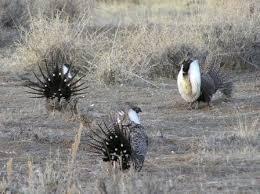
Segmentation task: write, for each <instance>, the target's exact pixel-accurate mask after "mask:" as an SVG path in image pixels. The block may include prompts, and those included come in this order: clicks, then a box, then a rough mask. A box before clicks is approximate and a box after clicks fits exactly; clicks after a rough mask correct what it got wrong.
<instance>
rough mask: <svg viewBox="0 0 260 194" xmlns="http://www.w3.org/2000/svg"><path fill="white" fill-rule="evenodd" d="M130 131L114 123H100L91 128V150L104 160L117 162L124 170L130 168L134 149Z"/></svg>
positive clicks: (89, 143)
mask: <svg viewBox="0 0 260 194" xmlns="http://www.w3.org/2000/svg"><path fill="white" fill-rule="evenodd" d="M129 138H130V136H129V131H128V129H127V128H126V127H124V126H122V125H119V124H118V123H113V124H111V125H110V126H108V125H106V124H105V123H103V125H101V124H98V128H97V129H96V130H93V129H92V130H91V132H90V135H89V142H87V144H88V145H89V147H90V148H91V150H90V152H93V153H96V154H98V155H100V156H101V157H102V160H103V161H104V162H117V163H119V164H120V166H121V169H122V170H126V169H129V168H130V162H131V156H132V149H131V144H130V139H129Z"/></svg>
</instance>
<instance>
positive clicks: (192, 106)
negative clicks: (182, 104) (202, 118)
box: [188, 101, 199, 110]
mask: <svg viewBox="0 0 260 194" xmlns="http://www.w3.org/2000/svg"><path fill="white" fill-rule="evenodd" d="M194 104H195V107H194ZM198 108H199V102H198V101H194V102H191V103H190V105H189V107H188V110H192V109H196V110H197V109H198Z"/></svg>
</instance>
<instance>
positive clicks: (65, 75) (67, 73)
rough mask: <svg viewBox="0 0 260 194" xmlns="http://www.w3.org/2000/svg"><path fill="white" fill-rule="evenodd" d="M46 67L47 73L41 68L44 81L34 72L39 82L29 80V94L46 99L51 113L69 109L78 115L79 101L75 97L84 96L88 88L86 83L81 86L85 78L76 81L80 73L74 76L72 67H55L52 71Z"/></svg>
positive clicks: (65, 65)
mask: <svg viewBox="0 0 260 194" xmlns="http://www.w3.org/2000/svg"><path fill="white" fill-rule="evenodd" d="M45 66H46V73H44V72H43V70H42V68H41V67H40V66H39V70H40V73H41V75H42V79H40V78H39V77H38V76H37V75H36V74H35V73H34V72H33V74H34V76H35V78H36V79H37V82H33V81H31V80H29V83H27V84H26V85H25V86H26V87H27V88H29V89H31V91H27V93H29V94H34V95H36V96H31V98H46V101H47V103H46V107H47V110H49V111H52V110H58V111H63V110H64V109H66V110H67V109H69V110H73V111H75V113H76V104H77V101H78V99H77V98H74V97H75V96H79V95H81V94H84V93H85V92H83V91H82V90H84V89H86V88H87V87H83V85H84V84H85V82H83V83H80V84H79V82H80V80H81V79H82V78H83V77H84V76H82V77H80V78H79V79H77V80H74V79H75V77H76V76H77V74H78V71H76V72H75V73H74V74H73V75H72V73H71V65H68V64H64V65H58V64H56V65H53V67H52V69H51V70H50V69H49V67H48V65H47V63H45Z"/></svg>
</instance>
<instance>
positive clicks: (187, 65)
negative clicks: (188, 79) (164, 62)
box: [182, 59, 192, 75]
mask: <svg viewBox="0 0 260 194" xmlns="http://www.w3.org/2000/svg"><path fill="white" fill-rule="evenodd" d="M191 63H192V60H191V59H186V60H184V61H183V62H182V65H183V68H182V71H183V75H187V74H188V71H189V69H190V64H191Z"/></svg>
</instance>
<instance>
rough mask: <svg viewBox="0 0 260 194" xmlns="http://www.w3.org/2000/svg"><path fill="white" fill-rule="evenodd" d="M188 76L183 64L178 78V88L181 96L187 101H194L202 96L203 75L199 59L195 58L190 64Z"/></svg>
mask: <svg viewBox="0 0 260 194" xmlns="http://www.w3.org/2000/svg"><path fill="white" fill-rule="evenodd" d="M187 76H188V77H187ZM187 76H183V66H182V67H181V70H180V72H179V74H178V78H177V85H178V90H179V92H180V94H181V97H182V98H183V99H184V100H185V101H187V102H194V101H196V100H197V99H198V97H199V96H200V86H201V75H200V67H199V63H198V60H195V61H193V62H192V63H191V64H190V68H189V70H188V75H187ZM187 86H189V87H187Z"/></svg>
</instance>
